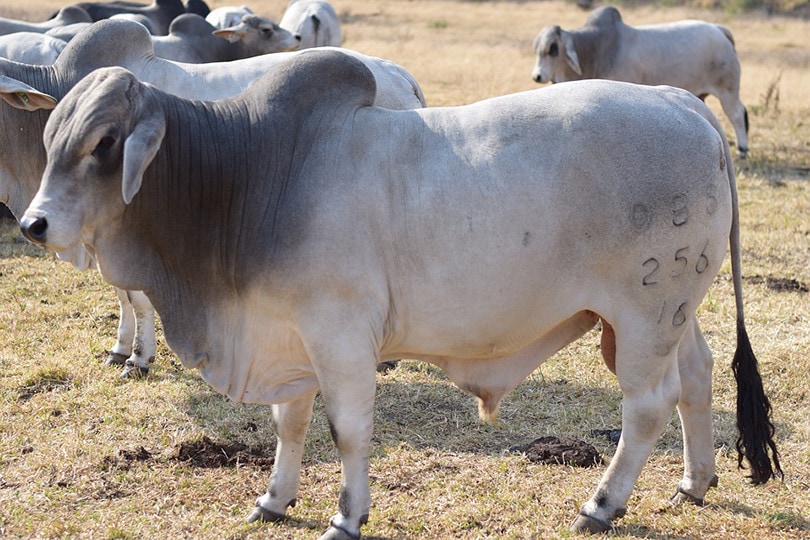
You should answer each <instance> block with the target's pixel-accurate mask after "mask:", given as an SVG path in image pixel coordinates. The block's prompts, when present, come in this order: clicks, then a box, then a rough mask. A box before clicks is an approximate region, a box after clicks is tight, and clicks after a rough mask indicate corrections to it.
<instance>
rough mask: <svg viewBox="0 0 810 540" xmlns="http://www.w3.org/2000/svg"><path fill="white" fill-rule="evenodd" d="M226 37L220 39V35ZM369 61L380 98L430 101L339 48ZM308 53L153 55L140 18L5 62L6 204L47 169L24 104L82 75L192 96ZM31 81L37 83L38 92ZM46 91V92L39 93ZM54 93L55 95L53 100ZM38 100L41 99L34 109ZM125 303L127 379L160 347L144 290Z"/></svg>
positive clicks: (0, 92) (406, 104) (0, 113)
mask: <svg viewBox="0 0 810 540" xmlns="http://www.w3.org/2000/svg"><path fill="white" fill-rule="evenodd" d="M215 39H217V40H220V41H221V38H215ZM341 51H344V52H345V54H351V55H354V56H355V57H356V58H358V59H360V60H361V61H363V62H364V63H366V64H367V65H368V67H369V68H370V69H371V70H372V72H373V73H374V77H375V82H376V94H375V103H377V104H379V105H381V106H384V107H388V108H392V109H407V108H414V107H422V106H424V105H425V99H424V94H423V93H422V90H421V88H420V87H419V85H418V83H417V82H416V80H415V79H414V78H413V77H412V76H411V74H410V73H408V72H407V71H406V70H405V69H404V68H402V67H401V66H399V65H397V64H394V63H393V62H389V61H387V60H382V59H380V58H375V57H370V56H365V55H362V54H360V53H357V52H354V51H350V50H346V49H341ZM299 54H307V51H300V52H291V53H277V54H273V55H262V56H256V57H253V58H248V59H245V60H236V61H233V62H222V63H212V64H179V63H174V62H170V61H167V60H164V59H161V58H157V57H155V55H154V50H153V45H152V41H151V36H150V35H149V33H148V32H147V31H146V29H145V28H144V27H143V26H141V25H140V24H138V23H134V22H131V21H124V20H112V19H110V20H105V21H99V22H97V23H94V24H93V27H92V28H89V29H88V30H86V31H84V32H82V33H81V34H80V35H79V36H78V37H76V38H75V39H74V40H72V41H71V42H70V43H69V44H68V46H67V47H66V48H65V50H64V51H63V53H62V55H61V56H60V57H59V58H58V59H57V61H56V63H55V64H54V65H53V66H44V67H43V66H29V65H24V64H19V63H16V62H10V61H8V60H4V59H0V98H2V100H4V101H5V102H8V104H10V105H11V106H8V105H7V104H6V103H5V102H0V129H2V132H3V135H4V137H3V140H4V141H5V143H4V144H3V146H2V147H0V202H2V203H4V204H6V205H7V206H8V207H9V208H10V209H11V211H12V212H13V213H14V215H15V216H16V217H17V218H19V217H20V216H22V213H23V211H24V210H25V209H26V207H27V206H28V204H29V203H30V202H31V199H33V197H34V194H35V193H36V191H37V188H38V187H39V182H40V179H41V177H42V171H43V170H44V169H45V152H44V150H43V149H42V145H41V142H40V141H41V139H42V130H43V128H44V125H45V120H46V119H47V116H48V112H47V111H44V110H39V111H35V112H27V111H20V110H17V109H18V108H20V109H39V108H48V104H50V106H51V107H52V106H53V101H54V98H57V99H58V98H61V97H62V96H64V95H65V94H66V93H67V91H68V90H69V89H70V88H72V87H73V85H74V84H76V83H77V82H78V81H79V80H80V79H81V78H82V77H84V76H85V75H87V74H88V73H90V72H92V71H93V70H94V69H97V68H99V67H103V66H124V67H126V68H127V69H129V70H131V71H133V72H134V73H136V74H137V75H138V76H139V77H140V78H141V79H142V80H144V81H148V82H151V83H152V84H154V85H156V86H157V87H159V88H162V89H164V90H166V91H168V92H171V93H173V94H176V95H180V96H184V97H188V98H193V99H209V100H211V99H219V98H223V97H228V96H232V95H234V94H237V93H239V92H240V91H242V90H244V89H245V88H247V86H248V85H249V84H250V83H251V82H253V81H254V80H256V79H258V78H259V77H260V76H261V75H263V74H265V73H266V72H268V71H271V70H273V69H276V67H278V66H279V65H281V64H283V62H284V61H285V59H288V58H289V57H290V56H294V55H299ZM31 85H36V86H37V89H36V90H34V88H32V86H31ZM41 94H46V95H44V96H43V95H41ZM48 96H53V98H51V97H48ZM32 102H38V104H37V105H36V106H35V105H34V104H33V103H32ZM86 255H87V254H86V253H85V252H84V250H83V249H81V248H78V249H77V250H73V251H71V252H70V253H66V254H63V257H65V258H68V259H70V260H72V261H73V262H74V264H76V266H77V267H80V268H83V267H87V265H89V264H92V261H91V260H90V259H89V258H88V257H87V256H86ZM117 294H118V297H119V300H120V302H121V319H120V323H119V328H118V338H117V342H116V344H115V346H114V347H113V348H112V349H111V352H110V356H109V358H108V359H107V362H108V363H109V364H113V365H122V364H123V365H124V366H125V367H124V372H123V374H124V375H125V376H128V375H131V374H134V375H139V374H141V375H142V374H145V373H147V372H148V367H149V361H150V359H152V358H154V355H155V350H156V348H157V344H156V342H155V335H154V324H155V322H154V313H153V310H152V307H151V304H150V303H149V301H148V300H147V299H146V297H144V296H143V295H142V294H141V293H138V292H129V293H128V292H126V291H122V290H118V291H117Z"/></svg>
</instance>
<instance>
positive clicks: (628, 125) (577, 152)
mask: <svg viewBox="0 0 810 540" xmlns="http://www.w3.org/2000/svg"><path fill="white" fill-rule="evenodd" d="M326 81H332V82H330V83H329V84H327V83H326ZM373 101H374V78H373V77H372V75H371V72H370V71H369V70H368V69H367V68H365V67H364V66H363V64H362V63H361V62H358V61H357V60H356V59H354V58H352V57H350V56H348V55H345V54H341V53H339V52H337V51H322V52H321V50H320V49H313V50H312V51H311V54H301V55H299V56H295V57H293V58H291V59H290V60H289V63H288V64H287V65H286V66H285V67H284V68H282V69H279V70H277V71H275V72H274V73H272V74H269V75H268V76H266V77H264V78H263V79H261V80H260V81H258V82H257V83H255V85H253V86H252V87H251V88H249V89H248V90H247V91H245V92H244V93H242V94H240V95H239V96H236V97H234V98H232V99H229V100H222V101H218V102H198V101H188V100H183V99H180V98H177V97H175V96H170V95H168V94H165V93H163V92H161V91H159V90H157V89H155V88H154V87H151V86H148V85H144V84H142V83H139V82H138V80H137V79H136V78H135V77H134V76H133V75H132V74H131V73H128V72H126V71H125V70H122V69H117V68H111V69H104V70H99V71H97V72H95V73H93V74H91V75H90V76H89V77H87V78H86V79H85V80H83V81H82V82H81V83H79V84H78V85H76V87H75V88H74V89H73V90H72V91H71V92H70V93H69V94H68V96H66V97H65V98H64V100H63V101H62V102H61V103H60V104H58V105H57V106H56V109H55V111H54V112H53V115H52V116H51V118H50V119H49V121H48V124H47V126H46V129H45V135H44V142H45V147H46V149H47V154H48V165H47V167H46V169H45V173H44V175H43V180H42V185H41V187H40V189H39V191H38V193H37V195H36V197H35V198H34V200H33V201H32V203H31V206H30V207H29V208H28V210H27V211H26V213H25V215H24V217H23V220H22V231H23V233H24V234H25V235H26V237H27V238H29V239H30V240H31V241H33V242H36V243H39V244H41V245H43V246H46V247H47V248H50V249H53V250H64V249H69V248H71V247H72V246H76V245H79V244H83V245H86V246H88V248H89V249H91V250H92V251H93V252H94V253H95V254H96V256H97V258H98V264H99V268H100V270H101V273H102V275H103V277H104V279H105V280H107V281H109V282H110V283H112V284H114V285H115V286H117V287H121V288H124V289H136V290H143V291H144V292H145V294H146V295H147V296H148V297H149V299H150V300H151V301H152V302H153V303H154V305H155V307H156V308H157V310H158V312H159V313H160V315H161V318H162V320H163V325H164V330H165V336H166V340H167V343H168V344H169V346H170V347H171V348H172V350H173V351H174V352H175V353H176V354H177V355H178V357H179V358H180V360H181V361H182V363H183V364H184V365H185V366H187V367H190V368H192V367H193V368H198V369H199V370H200V373H201V375H202V377H203V378H204V379H205V380H206V381H208V382H209V383H210V384H211V385H212V386H213V387H214V388H216V389H217V390H218V391H220V392H223V393H225V394H227V395H228V396H230V397H231V398H232V399H234V400H237V401H244V402H255V403H266V404H273V413H274V418H275V421H276V427H277V434H278V445H277V447H276V460H275V465H274V472H273V474H272V476H271V477H270V482H269V486H268V490H267V492H266V493H265V494H264V495H262V496H261V497H259V498H258V500H257V501H256V507H255V509H254V511H253V512H252V513H251V514H250V516H249V518H248V519H249V520H259V519H267V520H271V519H280V518H282V517H283V516H284V515H285V514H286V512H287V508H288V507H289V506H290V505H291V504H292V503H294V502H295V500H296V497H297V494H298V488H299V475H300V467H301V459H302V453H303V450H304V438H305V434H306V431H307V426H308V424H309V421H310V418H311V414H312V407H313V401H314V398H315V394H316V393H317V392H319V391H320V393H321V396H322V397H323V401H324V405H325V411H326V415H327V417H328V420H329V424H330V427H331V431H332V434H333V438H334V440H335V443H336V445H337V448H338V450H339V452H340V459H341V471H342V480H341V487H340V498H339V507H338V508H339V509H338V512H337V514H335V515H334V516H333V517H332V518H331V520H330V526H329V529H328V530H327V531H326V533H325V534H324V535H323V537H322V538H325V539H356V538H359V535H360V528H361V525H362V524H363V523H364V522H365V521H366V520H367V519H368V513H369V509H370V503H371V497H370V490H369V456H370V452H369V445H370V441H371V437H372V424H373V416H374V395H375V366H376V365H377V364H378V363H379V362H380V361H381V360H386V359H392V358H416V359H423V360H425V361H428V362H432V363H434V364H436V365H437V366H439V367H440V368H442V369H443V370H444V371H445V372H446V373H447V375H448V376H449V378H450V379H452V380H453V381H454V382H455V383H456V384H457V385H458V386H459V387H461V388H462V389H465V390H467V391H469V392H471V393H472V394H474V395H475V396H477V397H478V398H479V407H480V409H479V410H480V412H481V414H482V415H483V416H489V417H492V416H494V415H495V414H496V412H497V409H498V404H499V402H500V401H501V399H502V398H503V396H505V395H506V394H507V393H508V392H509V391H511V390H512V389H513V388H514V387H515V386H517V385H518V384H520V382H521V381H522V380H523V379H524V378H525V377H526V376H528V375H529V374H530V373H531V372H532V371H533V370H534V369H536V368H537V367H538V366H539V365H540V363H541V362H543V361H544V360H546V359H547V358H549V357H550V356H551V355H552V354H554V353H555V352H557V351H558V350H560V349H561V348H562V347H564V346H566V345H567V344H568V343H570V342H572V341H573V340H575V339H577V338H579V337H580V336H582V335H583V334H584V333H585V332H587V331H588V330H589V329H591V328H592V327H594V325H595V324H596V322H597V321H598V320H599V319H601V320H602V321H603V325H604V327H605V329H606V331H609V332H610V333H611V335H612V338H611V339H610V340H606V341H605V342H610V343H612V347H611V350H610V351H606V353H605V354H606V357H609V358H610V359H611V360H610V361H609V364H610V365H611V366H612V368H613V369H614V370H615V373H616V376H617V378H618V381H619V385H620V387H621V390H622V392H623V395H624V399H623V406H622V426H623V430H622V434H621V439H620V441H619V443H618V447H617V449H616V453H615V455H614V457H613V459H612V461H611V464H610V466H609V467H608V468H607V470H606V471H605V473H604V475H603V477H602V480H601V482H600V483H599V486H598V487H597V489H596V491H595V492H594V494H593V496H592V497H591V498H590V500H588V501H587V502H586V503H585V504H584V505H583V506H582V507H581V509H580V512H579V516H578V517H577V519H576V520H575V522H574V524H573V528H574V529H575V530H587V531H605V530H607V529H609V528H610V521H611V520H612V519H614V518H616V517H619V516H621V515H623V514H624V513H625V505H626V503H627V501H628V498H629V497H630V494H631V491H632V489H633V486H634V484H635V481H636V479H637V477H638V475H639V473H640V472H641V470H642V468H643V466H644V463H645V462H646V460H647V458H648V456H649V454H650V452H651V451H652V449H653V446H654V445H655V442H656V440H657V438H658V437H659V435H660V434H661V431H662V430H663V428H664V426H665V425H666V423H667V421H668V419H669V417H670V414H671V413H672V410H673V408H674V407H675V406H676V405H677V408H678V412H679V413H680V416H681V421H682V424H683V432H684V439H685V444H684V475H683V478H682V480H681V481H680V483H679V485H678V492H677V493H678V495H677V496H676V500H678V501H696V502H701V501H702V500H703V497H704V495H705V494H706V492H707V490H708V489H709V487H710V486H712V485H713V484H715V483H716V476H715V465H714V446H713V437H712V411H711V383H712V380H711V379H712V377H711V372H712V364H713V360H712V354H711V352H710V350H709V347H708V345H707V343H706V341H705V339H704V337H703V335H702V333H701V331H700V327H699V326H698V320H697V316H696V310H697V308H698V305H699V304H700V302H701V300H702V298H703V297H704V295H705V294H706V292H707V291H708V289H709V287H710V286H711V284H712V282H713V280H714V277H715V276H716V274H717V272H718V270H719V269H720V267H721V265H722V263H723V259H724V256H725V253H726V247H727V245H728V243H729V241H730V242H731V254H732V255H731V260H732V278H733V284H734V291H735V298H736V303H737V329H738V353H737V355H736V356H735V359H734V364H733V365H734V368H735V371H736V373H737V375H738V394H739V395H738V397H739V399H738V415H739V416H738V423H739V428H740V430H741V433H740V437H741V439H740V441H741V442H740V443H739V445H738V448H739V449H740V450H741V451H742V452H743V453H744V455H745V456H746V457H747V458H748V460H749V463H750V467H751V475H752V477H753V479H754V481H755V482H765V481H767V480H768V479H769V478H771V477H772V476H774V475H775V474H778V473H779V472H780V471H781V469H780V467H779V461H778V454H777V450H776V446H775V443H774V441H773V440H772V436H773V431H772V430H773V426H772V425H771V423H770V420H769V418H768V416H769V410H770V403H769V402H768V399H767V396H766V395H765V394H764V391H763V388H762V381H761V379H760V377H759V373H758V368H757V362H756V358H755V357H754V355H753V352H752V351H751V346H750V344H749V342H748V337H747V333H746V330H745V324H744V317H743V301H742V289H741V287H742V279H741V262H740V239H739V221H738V210H737V199H736V188H735V180H734V173H733V166H732V162H731V156H730V151H729V147H728V143H727V142H726V139H725V136H724V135H723V133H722V130H721V129H720V126H719V124H718V123H717V120H716V118H714V116H713V115H712V113H711V112H710V111H709V110H708V109H707V108H706V107H705V105H704V104H703V103H702V102H701V101H700V100H699V99H697V98H695V97H694V96H692V95H690V94H689V93H688V92H685V91H683V90H680V89H676V88H671V87H661V88H659V87H646V86H640V85H631V84H626V83H619V82H613V81H604V80H599V81H583V82H577V83H569V84H565V85H554V86H552V87H549V88H544V89H538V90H535V91H532V92H524V93H519V94H513V95H508V96H502V97H497V98H493V99H490V100H486V101H482V102H479V103H476V104H472V105H468V106H463V107H449V108H447V107H441V108H429V107H428V108H424V109H417V110H410V111H391V110H387V109H382V108H379V107H373V106H371V105H372V103H373ZM191 261H193V264H190V262H191ZM755 419H757V420H755ZM755 421H759V422H760V423H759V424H755V423H754V422H755ZM771 452H772V454H771ZM740 459H742V457H741V458H740Z"/></svg>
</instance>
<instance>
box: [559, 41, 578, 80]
mask: <svg viewBox="0 0 810 540" xmlns="http://www.w3.org/2000/svg"><path fill="white" fill-rule="evenodd" d="M562 40H563V48H564V49H565V62H566V63H567V64H568V67H570V68H571V69H573V70H574V73H576V74H577V75H582V68H580V67H579V57H578V56H577V50H576V48H575V47H574V40H573V39H571V35H570V34H569V33H568V32H562Z"/></svg>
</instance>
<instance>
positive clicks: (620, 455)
mask: <svg viewBox="0 0 810 540" xmlns="http://www.w3.org/2000/svg"><path fill="white" fill-rule="evenodd" d="M628 327H629V328H632V329H633V330H632V332H628V331H626V330H624V331H623V330H622V329H621V328H628ZM614 329H615V330H616V374H617V377H618V380H619V385H620V386H621V389H622V393H623V394H624V399H623V400H622V435H621V438H620V439H619V445H618V447H617V449H616V453H615V455H614V456H613V459H612V460H611V462H610V465H609V466H608V468H607V470H606V471H605V474H604V475H603V476H602V479H601V481H600V482H599V486H598V488H597V489H596V492H595V493H594V495H593V496H592V497H591V498H590V500H588V501H587V502H586V503H585V504H584V505H582V507H581V508H580V510H579V516H578V517H577V519H576V520H575V521H574V523H573V524H572V525H571V528H572V529H573V530H574V531H581V532H594V533H599V532H605V531H607V530H609V529H610V522H611V520H613V519H615V518H618V517H621V516H623V515H624V513H625V505H626V504H627V500H628V499H629V498H630V493H631V492H632V490H633V486H634V485H635V483H636V480H637V479H638V476H639V474H640V473H641V469H642V468H643V467H644V464H645V463H646V461H647V458H648V457H649V455H650V453H651V452H652V449H653V447H654V445H655V442H656V441H657V439H658V437H659V436H660V434H661V432H662V431H663V429H664V426H665V425H666V422H667V420H668V419H669V417H670V415H671V414H672V411H673V409H674V408H675V404H676V403H677V401H678V395H679V393H680V383H679V376H678V365H677V356H676V347H675V346H674V345H669V346H665V345H663V344H662V343H661V342H660V341H659V342H655V340H653V339H651V338H650V337H649V336H652V335H656V330H655V329H650V328H648V327H647V326H645V325H643V324H633V323H630V324H627V323H626V324H624V325H614ZM669 342H670V343H676V342H677V341H676V340H675V341H672V340H670V341H669ZM664 349H666V350H664Z"/></svg>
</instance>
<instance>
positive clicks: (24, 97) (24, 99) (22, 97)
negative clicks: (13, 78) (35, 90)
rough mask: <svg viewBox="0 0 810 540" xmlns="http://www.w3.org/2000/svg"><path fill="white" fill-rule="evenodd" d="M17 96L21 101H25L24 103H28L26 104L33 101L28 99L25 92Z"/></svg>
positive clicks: (18, 93)
mask: <svg viewBox="0 0 810 540" xmlns="http://www.w3.org/2000/svg"><path fill="white" fill-rule="evenodd" d="M17 95H18V96H20V99H21V100H23V101H24V102H26V103H28V102H29V101H31V100H30V99H29V98H28V94H26V93H25V92H17Z"/></svg>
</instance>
